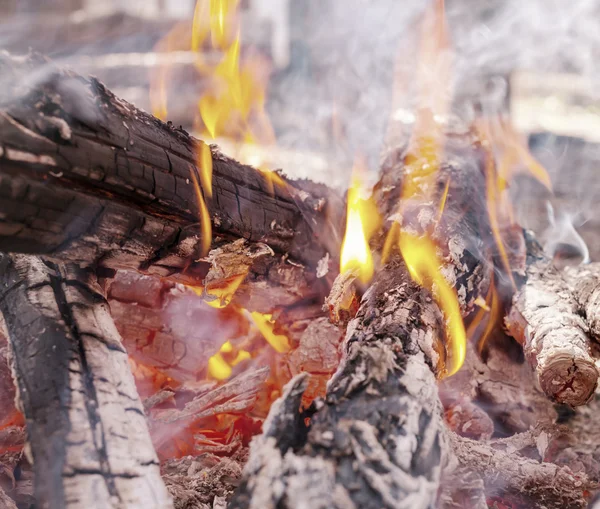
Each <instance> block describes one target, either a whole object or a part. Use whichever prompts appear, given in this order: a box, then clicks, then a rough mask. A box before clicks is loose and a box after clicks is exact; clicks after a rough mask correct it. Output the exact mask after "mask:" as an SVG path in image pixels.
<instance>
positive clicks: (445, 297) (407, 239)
mask: <svg viewBox="0 0 600 509" xmlns="http://www.w3.org/2000/svg"><path fill="white" fill-rule="evenodd" d="M398 243H399V247H400V252H401V253H402V256H403V258H404V261H405V263H406V267H407V268H408V271H409V272H410V275H411V277H412V278H413V280H414V281H415V282H417V283H418V284H419V285H421V286H423V287H424V288H427V289H428V290H429V291H430V292H431V293H432V295H433V297H434V299H435V301H436V302H437V304H438V306H439V307H440V309H441V310H442V312H443V313H444V317H445V318H446V337H447V339H448V342H449V344H450V348H449V353H450V357H451V359H452V363H451V367H450V368H446V372H447V375H448V376H450V375H453V374H454V373H456V372H457V371H458V370H459V369H460V367H461V366H462V364H463V362H464V360H465V353H466V341H467V336H466V333H465V327H464V325H463V321H462V316H461V313H460V307H459V305H458V297H457V295H456V292H455V291H454V289H453V288H452V287H451V286H450V285H449V284H448V281H446V279H445V278H444V276H443V275H442V273H441V271H440V268H441V267H442V265H443V264H442V262H441V261H440V259H439V258H438V256H437V254H436V246H435V244H434V243H433V242H432V241H430V240H428V239H427V238H425V237H416V236H413V235H410V234H408V233H401V234H400V238H399V240H398Z"/></svg>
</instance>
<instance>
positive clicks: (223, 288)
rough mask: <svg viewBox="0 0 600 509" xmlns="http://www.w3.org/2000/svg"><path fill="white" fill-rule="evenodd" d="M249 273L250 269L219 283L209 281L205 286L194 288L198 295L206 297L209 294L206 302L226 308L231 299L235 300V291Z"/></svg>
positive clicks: (212, 305)
mask: <svg viewBox="0 0 600 509" xmlns="http://www.w3.org/2000/svg"><path fill="white" fill-rule="evenodd" d="M247 275H248V271H246V272H243V273H242V274H236V275H235V276H231V277H229V278H227V279H225V280H223V281H219V284H218V285H215V284H210V283H208V284H207V285H206V286H205V287H200V288H193V290H194V292H196V293H197V294H198V295H200V296H202V297H204V296H205V295H206V296H208V298H207V299H205V302H206V303H207V304H208V305H209V306H211V307H213V308H219V309H220V308H224V307H227V306H229V304H230V303H231V301H232V300H233V296H234V295H235V292H236V291H237V289H238V288H239V287H240V285H241V284H242V282H243V281H244V279H246V276H247Z"/></svg>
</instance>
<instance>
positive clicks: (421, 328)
mask: <svg viewBox="0 0 600 509" xmlns="http://www.w3.org/2000/svg"><path fill="white" fill-rule="evenodd" d="M451 139H452V142H451V143H450V144H449V148H448V150H447V158H446V159H445V160H444V164H442V165H441V169H440V181H441V182H443V184H442V185H441V189H440V192H442V191H443V189H444V187H445V186H446V182H448V189H449V196H450V197H449V198H448V202H447V203H448V208H447V209H446V210H445V211H444V214H445V216H444V218H443V221H441V222H440V224H438V225H437V235H438V236H437V237H436V238H437V239H441V245H442V251H443V260H444V263H445V268H446V269H447V273H448V277H449V278H452V279H453V281H454V283H455V287H456V288H457V291H458V298H459V302H460V306H461V309H462V311H463V312H464V313H468V312H469V311H470V310H471V308H472V305H473V301H474V300H475V299H476V297H477V296H478V295H480V294H485V292H486V290H487V287H486V285H487V284H489V276H488V275H487V271H486V270H485V269H484V265H485V263H487V258H486V256H485V253H487V248H486V245H485V235H484V234H482V232H485V231H487V228H486V225H485V220H486V215H485V213H483V211H484V210H485V208H484V207H485V205H484V203H483V202H482V201H481V200H478V199H473V196H478V193H476V192H469V191H468V189H471V188H472V189H476V188H477V186H482V185H483V181H482V173H481V171H480V163H481V159H480V155H481V154H480V153H479V152H478V151H477V150H475V151H473V150H472V146H473V143H474V142H476V140H474V139H473V137H472V135H471V133H469V132H466V133H465V132H463V133H461V135H460V136H456V137H454V138H451ZM467 146H470V147H471V150H470V151H466V150H465V148H466V147H467ZM465 154H467V155H465ZM405 155H406V152H405V151H401V150H398V151H392V153H391V154H389V156H388V158H387V159H386V162H385V164H384V167H383V176H382V179H381V181H380V183H379V185H378V186H377V188H376V189H377V191H376V193H377V194H376V196H377V202H378V204H379V210H380V211H381V212H382V214H383V216H384V218H386V219H388V220H389V221H390V223H391V222H394V221H398V220H399V219H398V215H397V214H396V212H397V207H396V205H397V200H398V198H399V196H400V186H401V182H402V176H403V171H404V169H405V166H404V157H405ZM471 186H472V187H471ZM465 189H467V191H466V192H465ZM459 190H460V192H459ZM466 196H468V197H469V200H468V201H467V200H466ZM433 209H436V210H437V207H436V205H435V204H433V203H426V204H425V205H424V206H422V208H421V210H420V211H421V214H419V215H418V217H419V218H420V219H421V220H422V222H421V223H420V224H419V228H422V229H419V233H421V234H422V233H423V231H431V229H430V227H431V221H433V220H435V218H436V217H437V216H438V214H437V213H435V212H433ZM412 212H416V211H415V210H413V211H412ZM415 216H417V214H416V213H415ZM400 220H401V219H400ZM481 221H483V223H482V222H481ZM390 223H388V227H389V224H390ZM382 244H383V241H381V245H382ZM443 335H444V318H443V316H442V313H441V311H440V309H439V308H438V306H437V304H436V302H435V300H434V299H433V298H432V295H431V294H430V293H429V292H428V291H427V290H425V289H423V288H421V287H420V286H419V285H417V284H416V283H415V282H413V281H412V279H411V277H410V275H409V273H408V270H407V268H406V266H405V264H404V262H403V261H402V260H401V258H400V257H399V255H398V254H397V253H396V254H394V255H393V256H392V258H391V259H390V261H389V262H388V263H387V265H386V266H385V267H383V268H381V269H380V270H379V271H378V273H377V274H376V276H375V278H374V281H373V282H372V284H371V286H370V287H369V289H368V290H367V291H366V293H365V294H364V295H363V297H362V300H361V303H360V307H359V309H358V313H357V314H356V317H355V318H354V319H353V320H352V321H350V323H349V324H348V327H347V332H346V337H345V340H344V343H343V345H342V351H343V358H342V361H341V363H340V366H339V367H338V370H337V371H336V373H335V374H334V376H333V378H332V379H331V380H330V382H329V383H328V387H327V396H326V398H325V401H324V402H321V403H319V404H317V406H316V407H315V408H314V409H313V411H312V412H311V413H310V414H309V415H310V426H309V427H307V426H306V425H305V421H304V419H303V417H304V416H303V415H302V414H301V413H300V412H299V411H298V409H299V406H300V401H301V398H302V394H303V391H304V389H305V385H306V381H305V379H304V378H302V377H301V376H299V377H296V378H294V379H293V380H292V381H291V382H290V383H289V384H288V386H287V388H286V391H285V393H284V396H282V398H281V399H280V400H279V401H278V402H276V403H275V404H274V405H273V406H272V408H271V411H270V412H269V417H268V419H267V421H265V424H264V427H263V435H262V436H260V437H258V438H255V440H254V441H253V443H252V444H251V449H250V456H249V460H248V464H247V466H246V469H245V475H244V478H243V481H242V484H241V486H240V488H239V489H238V490H237V491H236V493H235V495H234V498H233V500H232V502H231V507H234V508H237V507H240V508H242V507H243V508H258V507H261V508H262V507H272V508H274V507H289V508H293V507H300V506H301V505H303V504H306V503H308V504H310V505H311V506H312V507H323V508H325V507H340V508H342V507H361V508H363V507H364V508H371V507H373V508H380V507H415V508H417V507H423V508H425V507H430V506H431V505H432V504H434V503H435V500H436V498H437V491H438V488H439V483H440V477H441V471H442V468H443V466H444V463H445V461H446V456H447V453H448V448H447V443H446V440H445V426H444V423H443V419H442V414H441V403H440V400H439V397H438V394H437V385H436V376H435V375H436V374H438V373H440V372H441V371H442V370H443V369H444V365H445V362H446V361H447V359H446V358H445V353H444V351H443V347H442V346H441V343H439V342H438V341H439V338H442V337H443Z"/></svg>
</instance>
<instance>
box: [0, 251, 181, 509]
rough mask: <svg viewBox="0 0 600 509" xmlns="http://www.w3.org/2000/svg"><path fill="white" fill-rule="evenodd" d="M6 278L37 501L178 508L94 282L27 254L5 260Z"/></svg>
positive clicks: (6, 306) (1, 270)
mask: <svg viewBox="0 0 600 509" xmlns="http://www.w3.org/2000/svg"><path fill="white" fill-rule="evenodd" d="M0 274H1V275H0V277H1V281H2V285H1V297H0V309H1V310H2V313H3V315H4V321H5V325H6V329H7V331H6V332H7V336H8V338H9V341H10V345H11V348H12V358H13V362H14V370H15V373H16V380H17V386H18V390H19V400H20V402H21V405H22V408H23V413H24V414H25V418H26V424H27V433H28V441H29V445H30V449H31V456H32V460H33V462H34V470H35V478H36V483H35V492H36V500H37V503H39V504H40V506H41V507H48V508H57V509H58V508H63V507H68V508H84V507H85V508H88V507H123V508H125V507H127V508H129V507H139V508H146V507H156V508H159V507H160V508H163V507H164V508H167V507H171V501H170V498H169V496H168V494H167V491H166V489H165V487H164V484H163V483H162V481H161V478H160V473H159V467H158V460H157V458H156V453H155V452H154V449H153V447H152V443H151V441H150V435H149V433H148V427H147V424H146V419H145V415H144V411H143V407H142V403H141V401H140V399H139V396H138V394H137V391H136V388H135V385H134V381H133V377H132V376H131V372H130V370H129V365H128V360H127V354H126V352H125V350H124V349H123V347H122V345H121V340H120V337H119V334H118V332H117V330H116V329H115V326H114V323H113V321H112V319H111V318H110V315H109V312H108V306H107V304H106V301H105V299H104V297H103V294H102V291H101V289H100V287H99V286H98V284H97V283H96V282H95V281H94V278H93V277H91V276H90V275H89V274H86V273H84V272H83V271H82V270H80V269H77V268H74V267H72V266H67V265H59V264H52V263H50V262H42V261H41V260H40V259H38V258H35V257H29V256H24V255H12V256H9V255H2V257H1V259H0Z"/></svg>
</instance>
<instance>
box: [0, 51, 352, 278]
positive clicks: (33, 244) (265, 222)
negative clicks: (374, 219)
mask: <svg viewBox="0 0 600 509" xmlns="http://www.w3.org/2000/svg"><path fill="white" fill-rule="evenodd" d="M0 70H1V71H2V73H1V74H2V82H1V83H2V94H1V95H0V156H1V157H2V165H1V168H0V178H1V185H0V206H1V209H2V212H3V214H2V218H1V222H0V250H2V251H5V252H6V251H11V252H23V253H29V254H43V255H45V256H46V257H48V258H52V259H55V260H57V259H58V260H60V261H69V262H74V263H78V264H85V265H91V264H97V265H99V266H103V267H108V268H113V269H114V268H130V269H135V270H140V271H142V272H146V273H150V274H155V275H159V276H164V277H168V276H172V277H174V276H178V277H180V278H183V279H184V280H188V281H196V282H197V281H199V280H201V279H202V278H203V277H204V276H205V275H206V272H207V270H208V268H209V264H208V263H207V262H206V261H202V260H201V261H198V258H199V255H200V252H201V250H202V249H201V246H202V242H203V240H202V238H201V230H200V227H199V224H198V223H199V218H200V217H201V214H200V208H199V205H198V200H197V196H196V190H195V186H194V179H196V180H197V181H198V182H199V183H200V187H201V194H202V196H203V199H204V201H205V202H206V204H207V207H208V213H209V216H210V220H211V223H212V226H213V234H214V235H213V238H212V239H211V240H212V245H213V247H215V246H219V245H220V244H221V243H223V242H224V241H225V242H226V241H230V240H235V239H238V238H240V237H241V238H245V239H247V240H248V241H250V242H261V243H265V244H267V245H269V246H270V247H271V249H272V250H273V251H274V252H275V253H280V254H288V253H289V254H290V255H291V256H292V257H294V258H295V259H296V260H298V261H300V262H303V263H306V264H309V265H313V266H316V263H317V261H318V260H319V259H321V258H322V257H323V255H324V254H325V252H326V248H325V246H329V247H333V246H335V245H336V244H337V242H339V239H338V236H337V233H336V228H337V225H336V218H338V214H339V213H338V212H337V211H340V210H343V207H338V204H337V202H336V198H335V196H334V195H333V194H331V193H329V191H327V190H326V189H325V188H324V187H322V186H317V185H312V184H309V183H296V184H292V183H291V182H288V181H285V184H283V185H280V184H278V183H275V184H273V183H272V182H271V179H269V178H268V177H266V176H265V174H263V173H261V172H259V171H257V170H255V169H254V168H252V167H250V166H246V165H242V164H240V163H238V162H236V161H234V160H232V159H229V158H227V157H225V156H224V155H222V154H221V153H220V152H219V151H218V149H216V147H211V148H210V158H211V159H212V197H211V196H210V193H209V190H208V188H207V186H206V185H205V184H204V182H203V178H202V174H201V173H202V171H203V168H204V169H206V167H207V165H206V164H204V165H203V164H202V163H201V162H199V161H200V159H201V155H200V154H201V152H202V150H203V147H204V149H206V148H207V147H206V146H205V145H204V144H203V143H202V142H201V141H198V140H195V139H194V138H192V137H191V136H189V135H188V134H187V133H186V132H185V131H183V130H182V129H175V128H174V127H173V126H172V125H171V124H165V123H163V122H161V121H160V120H158V119H156V118H154V117H152V116H150V115H148V114H146V113H144V112H142V111H140V110H138V109H136V108H135V107H134V106H132V105H130V104H128V103H126V102H124V101H122V100H120V99H118V98H117V97H115V96H114V95H113V94H112V93H111V92H110V91H108V90H107V89H106V88H105V87H104V86H103V85H102V84H101V83H100V82H98V81H97V80H95V79H93V78H91V79H89V80H88V79H85V78H83V77H81V76H78V75H77V74H74V73H72V72H70V71H65V70H61V69H59V68H57V67H55V66H54V65H53V64H52V63H50V62H48V61H46V60H44V59H43V58H42V57H39V56H30V57H26V58H11V57H10V56H8V55H6V54H4V55H2V56H0ZM332 204H334V206H332ZM332 252H337V249H332Z"/></svg>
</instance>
